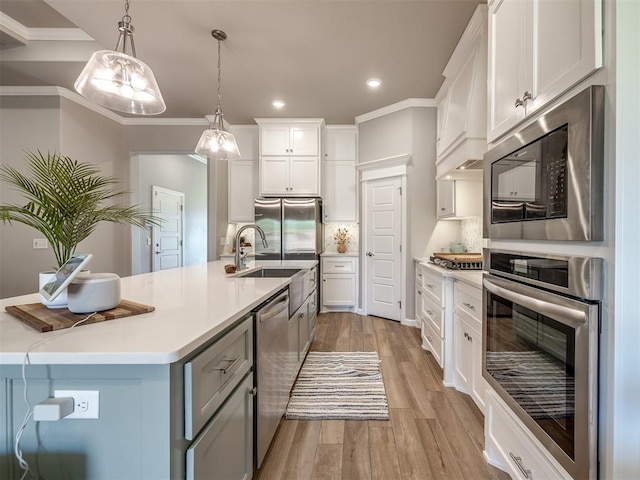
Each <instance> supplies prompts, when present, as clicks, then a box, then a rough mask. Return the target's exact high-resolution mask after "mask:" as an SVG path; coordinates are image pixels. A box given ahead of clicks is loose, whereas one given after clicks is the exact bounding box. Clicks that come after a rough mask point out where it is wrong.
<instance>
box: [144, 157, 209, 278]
mask: <svg viewBox="0 0 640 480" xmlns="http://www.w3.org/2000/svg"><path fill="white" fill-rule="evenodd" d="M136 163H137V169H138V175H137V177H138V181H137V185H136V186H135V189H134V190H135V191H136V192H137V194H138V200H137V203H138V204H140V205H143V206H144V207H145V208H147V209H149V210H151V206H152V195H151V191H152V187H153V186H154V185H155V186H157V187H163V188H168V189H170V190H176V191H179V192H182V193H184V195H185V205H184V212H185V221H184V223H185V224H184V265H195V264H198V263H205V262H206V261H207V165H205V164H204V163H202V162H199V161H198V160H194V159H193V158H191V157H189V156H187V155H181V154H142V155H137V156H134V158H132V168H134V169H135V168H136ZM132 235H133V240H134V242H137V249H136V246H135V243H134V248H133V254H134V255H133V259H132V260H133V272H132V273H133V274H138V273H146V272H150V271H151V258H152V254H153V248H152V246H151V245H147V238H149V239H150V238H151V232H150V231H147V230H141V229H137V228H136V229H134V230H133V232H132Z"/></svg>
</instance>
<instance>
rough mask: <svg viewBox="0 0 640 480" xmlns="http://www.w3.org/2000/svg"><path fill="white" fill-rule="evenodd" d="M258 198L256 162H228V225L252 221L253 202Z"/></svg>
mask: <svg viewBox="0 0 640 480" xmlns="http://www.w3.org/2000/svg"><path fill="white" fill-rule="evenodd" d="M257 196H258V161H257V160H232V161H230V162H229V198H228V202H229V204H228V208H229V211H228V214H229V223H238V222H240V223H249V222H253V221H254V219H255V218H254V200H255V198H256V197H257Z"/></svg>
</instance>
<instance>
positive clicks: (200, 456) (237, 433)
mask: <svg viewBox="0 0 640 480" xmlns="http://www.w3.org/2000/svg"><path fill="white" fill-rule="evenodd" d="M252 389H253V374H251V375H248V376H247V377H245V379H244V381H243V382H242V383H241V384H240V385H239V386H238V387H237V388H236V390H235V391H234V393H233V394H231V396H230V397H229V398H228V399H227V401H226V403H225V404H224V406H223V407H222V408H221V409H220V410H219V411H218V413H217V414H216V415H215V416H214V417H213V419H212V420H211V422H209V424H208V425H207V426H206V427H205V429H204V430H203V431H202V433H201V434H200V435H199V436H198V437H197V438H196V440H195V441H194V442H193V443H192V444H191V446H190V447H189V449H187V480H197V479H203V478H206V479H210V480H249V479H250V478H251V477H252V475H253V395H252Z"/></svg>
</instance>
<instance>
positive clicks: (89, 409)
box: [53, 390, 100, 419]
mask: <svg viewBox="0 0 640 480" xmlns="http://www.w3.org/2000/svg"><path fill="white" fill-rule="evenodd" d="M53 396H54V397H55V398H58V397H72V398H73V413H72V414H70V415H67V416H66V417H65V418H80V419H85V418H100V392H99V391H97V390H54V392H53Z"/></svg>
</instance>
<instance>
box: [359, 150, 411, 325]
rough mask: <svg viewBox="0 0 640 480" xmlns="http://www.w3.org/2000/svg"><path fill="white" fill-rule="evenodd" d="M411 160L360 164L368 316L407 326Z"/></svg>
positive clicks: (400, 158)
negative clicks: (409, 175) (408, 177)
mask: <svg viewBox="0 0 640 480" xmlns="http://www.w3.org/2000/svg"><path fill="white" fill-rule="evenodd" d="M410 159H411V156H410V155H408V154H403V155H398V156H396V157H389V158H383V159H379V160H371V161H368V162H363V163H360V164H358V166H357V168H358V170H359V171H360V174H361V178H360V181H361V188H360V195H361V202H360V205H362V215H361V218H362V226H361V234H362V239H363V242H362V253H363V255H362V257H361V258H362V267H361V274H362V276H361V278H363V279H365V280H363V281H362V282H361V284H362V296H361V299H362V301H361V308H362V310H363V313H364V314H365V315H374V316H379V317H383V318H388V319H391V320H396V321H401V322H402V321H403V320H404V318H405V311H406V297H407V296H406V271H407V268H406V262H407V257H406V250H407V249H406V248H403V246H404V245H405V243H406V238H407V222H406V217H407V206H406V195H405V193H406V184H407V165H408V164H409V161H410Z"/></svg>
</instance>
